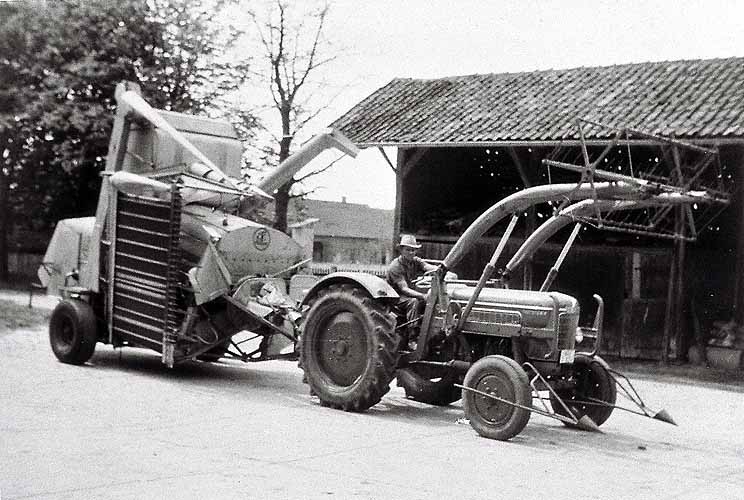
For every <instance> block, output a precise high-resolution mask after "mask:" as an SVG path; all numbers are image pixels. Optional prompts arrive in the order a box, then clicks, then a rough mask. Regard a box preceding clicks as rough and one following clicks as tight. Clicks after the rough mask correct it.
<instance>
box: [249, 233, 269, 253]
mask: <svg viewBox="0 0 744 500" xmlns="http://www.w3.org/2000/svg"><path fill="white" fill-rule="evenodd" d="M270 243H271V233H269V230H268V229H266V228H265V227H260V228H258V229H256V231H255V232H254V233H253V246H254V247H256V249H257V250H260V251H262V252H263V251H264V250H266V249H267V248H269V244H270Z"/></svg>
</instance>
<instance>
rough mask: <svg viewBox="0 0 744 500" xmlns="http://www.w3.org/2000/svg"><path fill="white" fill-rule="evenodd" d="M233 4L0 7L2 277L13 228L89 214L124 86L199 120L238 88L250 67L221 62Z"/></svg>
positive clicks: (145, 0) (98, 0) (190, 0)
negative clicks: (223, 15)
mask: <svg viewBox="0 0 744 500" xmlns="http://www.w3.org/2000/svg"><path fill="white" fill-rule="evenodd" d="M228 3H233V0H123V1H118V2H111V1H109V0H64V1H55V2H45V3H37V2H33V3H32V2H18V3H0V19H2V20H3V21H2V22H1V24H0V75H1V76H0V78H1V79H0V154H2V162H1V165H2V171H1V174H2V175H0V213H2V214H3V216H2V217H0V279H7V277H8V269H7V254H8V235H10V234H12V230H13V226H14V225H18V224H23V225H26V226H29V227H32V228H34V229H43V228H47V227H49V225H50V224H51V223H53V222H55V221H56V220H58V219H59V218H64V217H74V216H82V215H89V214H91V213H92V212H93V210H94V208H95V203H96V200H97V192H98V189H99V186H100V178H99V175H98V174H99V172H100V171H101V170H102V169H103V167H104V163H105V158H106V151H107V148H108V140H109V134H110V131H111V126H112V123H113V115H114V109H115V102H114V100H113V96H114V89H115V86H116V84H117V83H118V82H120V81H122V80H129V81H135V82H138V83H139V84H140V86H141V87H142V90H143V93H144V95H145V96H146V97H147V99H148V101H150V102H151V103H152V104H153V105H154V106H156V107H160V108H164V109H169V110H173V111H186V112H196V113H199V112H202V113H203V112H208V111H213V110H214V108H215V106H218V105H219V104H220V98H221V97H222V96H224V95H225V94H227V93H229V92H231V91H233V90H235V89H236V88H237V87H238V86H239V85H240V84H241V83H242V81H243V79H244V75H245V71H246V69H247V65H246V63H245V62H244V61H238V62H230V61H225V60H224V57H223V54H224V53H225V52H226V50H227V48H229V47H230V46H231V45H232V44H233V43H234V42H235V41H236V39H237V37H238V35H239V33H238V32H237V31H236V30H234V29H232V28H230V27H229V26H226V25H224V24H223V23H221V22H219V21H220V20H219V19H218V17H219V13H220V12H221V9H222V7H223V6H224V5H226V4H228ZM16 221H21V222H16Z"/></svg>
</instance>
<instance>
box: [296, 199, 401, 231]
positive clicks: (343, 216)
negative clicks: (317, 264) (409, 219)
mask: <svg viewBox="0 0 744 500" xmlns="http://www.w3.org/2000/svg"><path fill="white" fill-rule="evenodd" d="M298 204H299V205H300V207H301V208H302V209H301V210H300V209H299V208H300V207H298V206H297V205H298ZM298 212H301V213H298ZM289 217H290V218H291V219H292V220H298V221H300V220H302V219H307V218H317V219H320V220H319V221H318V223H317V224H316V225H315V235H316V236H332V237H335V238H369V239H380V240H383V241H387V240H390V239H391V238H392V237H393V211H392V210H383V209H380V208H372V207H369V206H368V205H361V204H358V203H346V202H337V201H323V200H311V199H303V200H301V201H299V202H298V203H297V204H296V203H291V204H290V206H289Z"/></svg>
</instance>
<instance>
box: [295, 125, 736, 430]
mask: <svg viewBox="0 0 744 500" xmlns="http://www.w3.org/2000/svg"><path fill="white" fill-rule="evenodd" d="M586 125H587V123H585V122H582V121H579V126H580V127H582V126H586ZM589 125H590V126H595V127H601V125H599V124H591V123H589ZM631 133H635V134H641V133H640V132H635V131H630V130H615V131H613V134H614V137H615V138H614V139H613V140H612V141H611V142H610V144H609V145H608V146H606V148H605V149H604V150H603V151H601V152H600V153H599V154H598V155H597V156H596V157H595V158H593V159H590V155H589V148H587V145H586V143H585V142H584V141H582V143H581V149H582V152H583V160H584V162H583V164H572V163H566V162H562V161H556V160H552V159H548V160H545V164H546V165H547V166H548V167H553V168H561V169H564V170H567V171H569V172H571V171H574V172H577V173H579V174H580V176H581V177H580V179H579V180H578V181H575V182H569V183H557V184H552V183H551V184H547V185H541V186H535V187H531V188H526V189H524V190H521V191H518V192H516V193H514V194H512V195H510V196H507V197H506V198H504V199H502V200H500V201H498V202H497V203H495V204H494V205H493V206H491V207H490V208H489V209H488V210H486V211H485V212H484V213H483V214H481V215H480V216H479V217H478V218H477V219H476V220H475V221H474V222H473V223H472V224H471V225H470V226H469V227H468V228H467V229H466V230H465V232H464V233H463V234H462V235H461V236H460V238H459V239H458V240H457V242H456V243H455V244H454V246H453V247H452V249H451V250H450V251H449V253H448V254H447V256H446V257H445V258H444V260H443V261H441V263H440V264H439V266H438V268H437V270H436V271H434V272H433V273H431V275H430V277H429V278H430V279H429V285H428V286H429V291H428V294H427V300H426V304H425V308H424V312H423V314H422V315H421V317H420V318H418V321H415V320H414V321H413V322H412V324H406V323H405V319H404V318H403V317H401V315H400V314H398V315H396V311H395V301H396V300H397V297H394V296H393V294H392V292H391V290H390V289H389V288H388V287H387V284H386V283H385V282H384V281H382V280H379V281H378V283H377V286H376V287H370V286H369V284H368V283H365V284H361V283H358V282H356V281H355V278H354V276H350V275H337V276H329V277H327V278H325V279H324V280H322V281H321V282H319V283H318V284H317V285H316V287H315V288H313V289H312V290H310V292H309V293H308V295H307V296H306V297H305V300H304V303H305V304H307V305H309V306H310V309H309V311H308V312H307V313H306V314H305V319H304V327H303V333H302V336H301V348H300V366H301V367H302V368H303V370H304V371H305V379H306V380H307V382H308V384H309V385H310V387H311V391H312V393H314V394H316V395H317V396H318V397H319V398H320V401H321V403H322V404H324V405H326V406H331V407H335V408H340V409H344V410H353V411H358V410H364V409H366V408H369V407H370V406H372V405H374V404H376V403H377V402H378V401H379V400H380V398H381V397H382V396H383V395H384V394H385V393H386V392H387V391H388V388H389V384H390V382H391V380H392V379H393V377H397V380H398V385H400V386H402V387H403V388H404V390H405V392H406V394H407V395H408V396H409V397H410V398H412V399H414V400H417V401H420V402H424V403H429V404H434V405H447V404H450V403H452V402H454V401H457V400H458V399H460V398H462V399H463V407H464V410H465V414H466V417H467V418H468V419H469V422H470V424H471V426H472V427H473V428H474V429H475V430H476V431H477V432H478V433H479V434H480V435H482V436H485V437H488V438H492V439H498V440H506V439H509V438H511V437H513V436H515V435H517V434H518V433H519V432H521V430H522V429H523V428H524V427H525V425H526V424H527V422H528V421H529V418H530V415H531V414H532V413H538V414H541V415H544V416H547V417H551V418H554V419H557V420H559V421H561V422H563V423H564V424H566V425H568V426H572V427H576V428H581V429H585V430H595V431H596V430H598V426H600V425H602V424H603V423H604V422H605V421H606V420H607V419H608V418H609V417H610V415H611V414H612V412H613V411H614V410H615V409H622V410H625V411H629V412H631V413H636V414H639V415H641V416H645V417H649V418H653V419H656V420H659V421H662V422H667V423H672V424H673V423H674V420H673V418H672V417H671V416H670V415H669V413H668V412H666V411H665V410H663V409H662V410H652V409H651V408H649V407H648V406H647V405H646V403H645V402H644V401H643V399H642V398H641V397H640V395H639V394H638V392H637V391H636V390H635V388H634V387H633V384H632V382H631V381H630V380H629V379H628V378H627V377H626V376H624V375H623V374H622V373H619V372H617V371H615V370H613V369H612V368H610V366H609V365H608V363H607V362H605V361H604V360H603V359H602V358H601V357H600V356H599V355H598V354H597V352H598V350H599V346H600V343H601V341H602V323H603V318H604V302H603V299H602V298H601V297H600V296H598V295H595V296H594V298H595V300H596V302H597V310H596V314H595V317H594V321H593V323H592V324H591V325H590V326H579V315H580V306H579V303H578V301H577V300H576V299H575V298H574V297H571V296H569V295H566V294H563V293H559V292H554V291H550V287H551V285H552V283H553V281H554V279H555V277H556V275H557V273H558V270H559V268H560V266H561V264H562V262H563V260H564V259H565V257H566V254H567V252H568V251H569V250H570V248H571V246H572V245H573V243H574V241H575V239H576V237H577V235H578V232H579V231H580V229H581V227H582V226H584V225H592V226H595V227H599V228H603V229H606V230H616V231H624V232H628V233H631V234H646V235H649V236H656V237H666V238H675V239H680V238H685V239H694V237H695V236H696V235H697V229H696V222H697V223H698V224H699V222H700V221H701V220H702V219H703V217H702V214H703V213H706V214H707V213H709V211H705V212H700V213H697V212H696V210H698V209H699V207H701V206H708V207H710V206H720V205H725V204H727V203H728V195H727V194H726V191H725V189H723V188H722V186H720V185H719V184H720V180H721V176H720V175H719V174H718V173H716V172H713V173H712V174H711V173H708V175H703V174H704V173H705V172H706V170H707V169H708V167H709V166H710V165H712V164H714V159H715V157H716V154H717V152H716V151H715V150H713V149H707V148H702V147H700V146H696V145H693V144H689V143H686V142H683V141H677V140H673V139H668V138H663V137H649V136H648V135H646V134H642V135H643V136H644V139H649V138H650V139H652V140H654V141H659V142H661V143H662V144H664V145H666V146H668V147H669V148H671V149H672V150H673V152H674V154H672V155H671V156H673V157H674V160H673V161H672V162H671V163H672V167H671V172H662V171H659V170H660V169H659V168H658V167H659V165H658V162H654V163H653V168H645V169H641V168H640V167H639V166H638V165H636V166H635V167H633V165H632V164H631V165H630V166H629V169H630V171H629V172H627V171H624V170H623V169H622V168H613V169H612V170H606V169H601V168H598V167H599V166H603V165H605V164H606V163H605V160H606V159H608V158H609V157H610V156H611V154H612V153H614V151H615V150H616V149H617V147H618V145H619V144H620V141H621V138H625V141H626V142H627V143H628V144H630V141H628V137H629V136H630V134H631ZM581 136H582V139H583V129H582V134H581ZM680 150H685V151H691V152H692V154H691V155H688V156H684V155H682V154H681V153H680ZM694 155H697V156H698V157H699V158H697V159H696V160H694V161H692V162H689V161H688V162H684V161H682V160H681V159H682V158H689V157H691V156H694ZM690 163H691V164H690ZM709 184H710V185H712V186H715V189H714V188H713V187H710V185H709ZM540 203H552V204H553V205H554V215H553V216H552V217H551V218H549V219H548V220H547V221H546V222H545V223H544V224H542V225H541V226H540V227H538V228H537V230H535V231H534V232H533V233H532V234H531V235H529V237H528V238H527V239H526V240H525V241H524V243H523V244H522V246H521V247H520V248H519V249H518V250H517V251H516V253H515V254H514V255H513V257H512V258H511V259H510V260H509V262H508V263H507V264H506V266H505V268H504V270H503V271H502V273H501V276H500V277H498V278H497V279H494V272H495V269H496V264H497V261H498V259H499V258H500V256H501V254H502V253H503V251H504V248H505V247H506V242H507V240H508V239H509V237H510V235H511V233H512V231H513V229H514V227H515V225H516V223H517V221H518V219H519V215H520V214H522V213H524V211H525V210H526V209H527V208H528V207H530V206H533V205H536V204H540ZM675 214H676V215H675ZM680 214H681V215H680ZM510 215H511V220H510V222H509V223H508V226H507V228H506V230H505V231H504V233H503V235H502V236H501V238H500V240H499V243H498V244H497V246H496V249H495V250H494V252H493V255H492V257H491V259H490V260H489V262H488V263H487V265H486V266H485V268H484V270H483V272H482V274H481V276H480V278H479V279H478V280H477V281H469V280H457V279H455V280H450V279H447V275H448V271H449V270H450V269H453V268H454V266H456V265H457V264H458V262H460V261H461V260H462V259H463V258H464V257H465V256H466V255H467V253H468V252H469V251H470V250H471V249H472V247H473V246H474V245H475V243H476V242H477V241H478V240H479V239H480V238H481V237H482V236H483V235H484V234H486V232H487V231H488V230H490V229H491V228H492V227H493V226H494V225H495V224H497V223H498V222H499V221H501V220H502V219H504V218H506V217H508V216H510ZM677 215H680V217H679V218H677ZM680 219H681V220H680ZM569 224H575V226H574V229H573V230H572V232H571V234H570V236H569V237H568V238H567V241H566V243H565V245H564V247H563V249H562V251H561V252H560V254H559V256H558V258H557V260H556V263H555V265H554V266H553V267H552V268H551V269H550V272H549V273H548V276H547V277H546V278H545V281H544V282H543V284H542V286H541V287H540V289H539V290H536V291H532V290H519V289H510V288H508V279H509V276H510V275H511V274H512V273H513V272H514V271H515V270H516V269H517V268H518V267H519V266H520V265H521V264H522V263H524V262H525V260H526V259H528V258H529V257H530V256H531V255H533V254H534V253H535V252H536V250H537V249H538V248H540V247H541V246H542V245H543V244H544V243H545V242H546V241H547V240H548V238H550V237H551V236H552V235H554V234H555V233H557V232H558V231H559V230H560V229H561V228H563V227H565V226H567V225H569ZM403 328H407V329H408V332H407V335H404V334H403V331H402V329H403ZM405 337H413V338H416V339H417V342H416V344H415V347H412V346H410V345H407V343H406V342H401V338H405ZM618 395H622V396H623V401H621V402H620V403H619V402H618Z"/></svg>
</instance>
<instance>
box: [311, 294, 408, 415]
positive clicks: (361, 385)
mask: <svg viewBox="0 0 744 500" xmlns="http://www.w3.org/2000/svg"><path fill="white" fill-rule="evenodd" d="M300 339H301V340H300V344H301V345H300V367H301V368H302V369H303V370H304V372H305V379H306V380H307V383H308V384H309V385H310V390H311V393H314V394H315V395H317V396H318V398H319V399H320V402H321V404H323V405H324V406H330V407H332V408H339V409H343V410H346V411H364V410H366V409H367V408H369V407H371V406H373V405H375V404H376V403H378V402H379V401H380V399H382V396H384V395H385V394H386V393H387V392H388V391H389V390H390V382H391V381H392V379H393V377H394V376H395V367H396V365H397V363H398V357H399V353H398V351H397V346H398V338H397V334H396V332H395V316H393V315H392V314H391V313H390V311H389V308H388V307H387V306H385V305H384V304H383V303H381V302H379V301H375V300H373V299H372V298H371V297H369V295H368V294H367V293H366V292H365V291H363V290H362V289H360V288H358V287H355V286H353V285H350V284H337V285H331V286H329V287H328V288H327V289H325V290H321V291H320V292H319V293H318V297H317V298H316V299H315V300H314V301H313V303H312V306H311V308H310V311H309V312H308V315H307V318H306V320H305V323H304V327H303V331H302V335H301V337H300Z"/></svg>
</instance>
